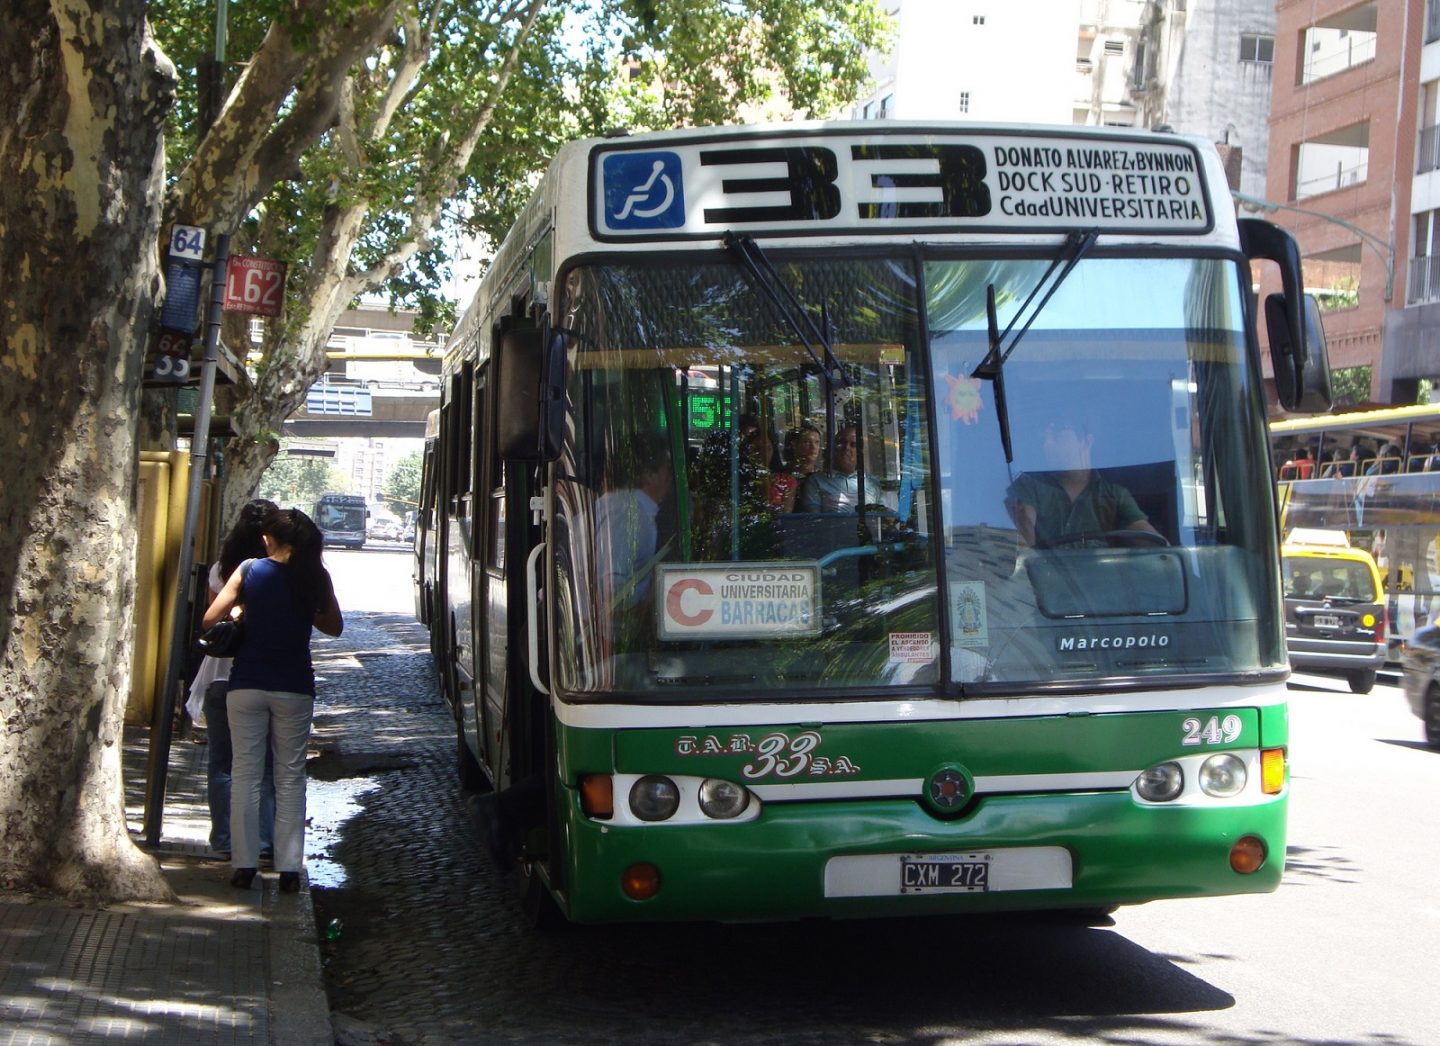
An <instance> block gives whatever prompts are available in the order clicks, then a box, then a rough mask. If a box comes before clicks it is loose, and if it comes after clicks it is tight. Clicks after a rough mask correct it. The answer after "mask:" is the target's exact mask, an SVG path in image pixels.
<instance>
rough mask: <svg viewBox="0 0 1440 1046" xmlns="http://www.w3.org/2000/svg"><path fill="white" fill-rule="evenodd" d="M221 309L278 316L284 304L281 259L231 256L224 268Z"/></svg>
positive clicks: (283, 270)
mask: <svg viewBox="0 0 1440 1046" xmlns="http://www.w3.org/2000/svg"><path fill="white" fill-rule="evenodd" d="M224 307H225V311H226V312H252V313H255V314H256V315H259V316H279V315H280V313H281V312H282V311H283V310H284V308H285V263H284V262H283V261H275V260H274V259H272V258H243V257H240V256H238V255H237V256H235V257H233V258H231V259H230V265H229V267H228V268H227V269H226V272H225V306H224Z"/></svg>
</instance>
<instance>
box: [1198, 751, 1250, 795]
mask: <svg viewBox="0 0 1440 1046" xmlns="http://www.w3.org/2000/svg"><path fill="white" fill-rule="evenodd" d="M1199 777H1200V787H1201V788H1202V789H1203V790H1204V792H1205V794H1206V795H1213V796H1215V798H1217V799H1227V798H1229V797H1230V796H1232V795H1239V794H1240V793H1241V792H1242V791H1244V790H1245V763H1244V761H1243V760H1242V759H1241V758H1240V757H1239V756H1235V755H1231V754H1229V753H1228V752H1225V753H1221V754H1220V755H1212V756H1211V757H1210V758H1209V759H1207V760H1205V762H1203V763H1201V764H1200V775H1199Z"/></svg>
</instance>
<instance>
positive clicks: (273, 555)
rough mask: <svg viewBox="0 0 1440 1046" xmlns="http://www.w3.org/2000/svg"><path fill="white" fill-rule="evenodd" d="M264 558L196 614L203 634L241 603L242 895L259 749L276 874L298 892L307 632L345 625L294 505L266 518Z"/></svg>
mask: <svg viewBox="0 0 1440 1046" xmlns="http://www.w3.org/2000/svg"><path fill="white" fill-rule="evenodd" d="M260 534H261V540H263V541H264V542H265V551H266V552H267V553H269V555H268V556H266V558H264V559H257V560H256V561H255V562H253V563H251V564H250V568H249V570H248V571H247V572H244V573H242V572H241V571H238V570H237V571H236V572H235V573H233V574H231V575H230V580H228V581H227V582H225V587H224V589H222V590H221V592H220V594H219V595H217V596H216V597H215V600H214V602H212V603H211V604H210V606H209V608H208V609H207V610H206V611H205V618H204V622H205V627H206V628H210V627H212V626H213V625H215V623H216V622H218V621H219V620H220V619H221V618H223V617H225V616H227V615H228V614H229V613H230V612H231V610H232V609H234V607H235V606H237V605H238V604H240V603H242V602H243V603H244V605H245V622H246V624H245V639H244V641H243V642H242V643H241V645H240V650H239V652H238V653H236V655H235V663H234V666H233V667H232V668H231V671H230V693H229V695H228V698H227V701H228V704H229V712H230V736H231V737H232V738H233V739H234V744H235V761H234V766H233V773H234V781H233V786H232V788H231V792H230V827H231V842H232V843H233V844H234V845H233V849H232V863H233V864H234V867H235V874H234V875H233V876H232V877H231V879H230V883H231V885H232V886H235V887H238V888H240V889H242V890H248V889H249V888H250V884H251V883H252V882H253V881H254V879H255V873H256V869H257V868H258V866H259V860H258V858H259V851H260V818H259V808H260V776H261V770H262V768H263V766H264V763H265V752H266V750H267V749H268V750H270V751H271V752H273V753H274V758H275V870H276V871H277V872H279V873H280V889H281V891H283V892H285V893H294V892H295V891H297V890H299V889H300V869H301V868H302V867H303V866H304V863H305V744H306V739H307V738H308V737H309V736H310V721H311V719H312V718H313V717H314V713H315V669H314V667H313V665H312V664H311V661H310V633H311V631H312V629H316V628H318V629H319V630H320V631H322V632H324V633H325V634H326V635H328V636H338V635H339V634H340V633H341V631H343V629H344V627H345V621H344V618H343V617H342V615H341V613H340V604H339V603H338V602H337V601H336V599H335V586H334V585H333V584H332V583H331V580H330V574H329V572H328V571H326V569H325V565H324V563H323V561H322V560H321V547H322V545H323V543H324V538H323V537H322V536H321V534H320V530H319V528H318V527H316V526H315V523H314V522H313V521H312V520H311V519H310V517H309V516H307V515H305V513H303V512H301V511H300V510H299V509H276V510H273V511H271V512H268V513H266V515H265V521H264V522H263V523H262V524H261V525H260Z"/></svg>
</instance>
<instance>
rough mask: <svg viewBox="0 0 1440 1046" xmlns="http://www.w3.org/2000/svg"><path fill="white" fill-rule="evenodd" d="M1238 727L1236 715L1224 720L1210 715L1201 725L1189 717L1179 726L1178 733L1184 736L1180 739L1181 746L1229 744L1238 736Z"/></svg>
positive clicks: (1238, 718) (1194, 718) (1197, 720)
mask: <svg viewBox="0 0 1440 1046" xmlns="http://www.w3.org/2000/svg"><path fill="white" fill-rule="evenodd" d="M1240 727H1241V724H1240V717H1239V716H1238V715H1227V716H1226V717H1225V718H1224V719H1221V718H1220V717H1219V716H1217V715H1212V716H1211V717H1210V718H1209V719H1207V720H1205V721H1204V722H1203V723H1202V722H1201V721H1200V720H1199V719H1198V718H1196V717H1195V716H1191V717H1189V718H1188V719H1186V720H1185V721H1184V722H1183V723H1181V724H1180V731H1181V733H1182V734H1183V735H1184V736H1183V737H1182V738H1181V744H1186V745H1223V744H1229V743H1230V742H1231V741H1234V740H1236V739H1237V738H1238V737H1239V736H1240Z"/></svg>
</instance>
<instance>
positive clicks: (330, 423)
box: [283, 389, 440, 439]
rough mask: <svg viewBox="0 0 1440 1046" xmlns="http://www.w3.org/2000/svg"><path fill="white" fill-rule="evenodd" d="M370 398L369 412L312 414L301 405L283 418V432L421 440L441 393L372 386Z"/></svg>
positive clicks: (300, 436)
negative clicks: (375, 387) (284, 419)
mask: <svg viewBox="0 0 1440 1046" xmlns="http://www.w3.org/2000/svg"><path fill="white" fill-rule="evenodd" d="M313 399H314V398H313V397H312V402H313ZM369 401H370V413H369V414H358V413H332V412H330V411H328V410H327V411H317V412H314V413H312V412H311V411H310V410H309V409H308V408H301V409H300V410H299V411H297V412H296V413H294V414H292V415H290V417H289V418H288V419H287V420H286V422H285V425H284V432H283V434H284V435H285V436H288V437H294V438H296V439H312V438H315V437H320V436H328V437H341V436H367V437H380V438H385V439H424V438H425V418H426V416H427V415H428V414H429V413H430V412H431V411H432V410H434V409H435V408H436V407H438V406H440V393H439V392H413V391H405V390H399V389H394V390H391V389H371V390H369Z"/></svg>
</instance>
